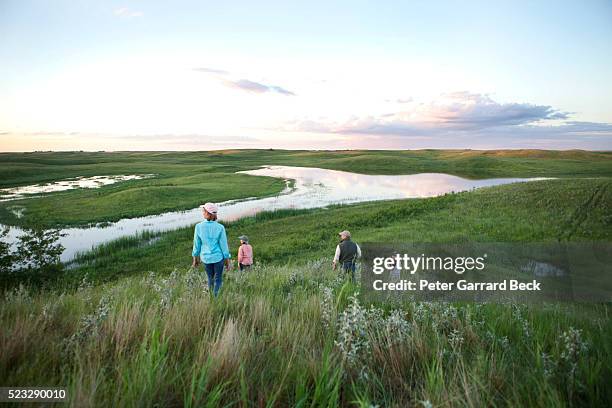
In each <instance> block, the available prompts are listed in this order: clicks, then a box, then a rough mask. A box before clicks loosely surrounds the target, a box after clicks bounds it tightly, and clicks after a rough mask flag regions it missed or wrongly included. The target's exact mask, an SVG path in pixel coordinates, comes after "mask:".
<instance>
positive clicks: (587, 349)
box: [0, 151, 612, 407]
mask: <svg viewBox="0 0 612 408" xmlns="http://www.w3.org/2000/svg"><path fill="white" fill-rule="evenodd" d="M121 155H125V157H131V159H130V160H132V162H133V163H134V166H135V167H134V168H138V169H139V170H138V171H135V170H133V169H132V167H130V164H129V160H127V159H126V161H125V162H122V163H118V161H119V158H121V157H123V156H121ZM24 156H27V155H24ZM34 156H35V159H33V160H32V163H33V164H32V166H34V167H35V166H38V165H41V163H40V160H42V159H41V157H44V158H45V160H47V161H48V163H47V164H45V166H51V167H54V166H57V167H58V169H59V168H61V167H62V166H61V159H60V158H58V156H55V155H53V154H49V155H48V156H45V154H39V155H34ZM11 157H13V156H11ZM59 157H61V156H59ZM88 157H89V156H88V155H87V154H83V155H79V154H75V156H74V159H75V163H77V162H78V163H77V164H74V165H75V166H76V167H79V166H84V167H81V169H83V168H87V166H93V164H92V161H93V162H95V161H96V160H100V157H102V158H103V157H105V154H97V155H96V154H92V155H91V157H89V158H88ZM112 157H113V158H112V160H109V162H108V164H107V165H108V166H116V169H117V172H116V173H115V174H133V173H152V172H155V171H153V170H152V169H153V167H156V168H157V169H158V171H157V172H156V173H157V174H160V180H163V178H162V176H163V177H177V178H179V179H180V180H181V182H180V183H179V184H180V188H184V187H185V186H188V185H189V184H188V183H184V181H185V180H186V179H189V177H190V176H188V175H187V174H188V173H189V172H191V171H193V169H194V168H196V167H197V166H201V165H204V164H201V163H200V161H202V163H204V162H205V161H206V163H207V164H205V165H207V166H211V169H212V168H214V166H217V165H219V166H221V165H223V166H225V167H224V169H225V170H224V171H226V173H225V174H227V175H230V173H231V172H233V171H235V170H238V169H242V168H245V167H249V166H256V165H257V163H261V162H265V163H262V164H274V163H275V164H292V165H299V164H301V165H307V164H308V163H309V165H313V166H319V167H327V168H340V169H342V168H343V167H342V166H349V167H348V168H345V169H350V166H358V165H359V166H362V167H360V171H363V172H366V171H367V172H369V171H371V172H380V173H384V172H385V171H389V172H393V171H396V172H399V173H404V172H406V173H407V172H411V171H447V172H453V171H451V170H450V169H451V168H454V169H455V170H461V171H468V172H469V171H476V170H477V171H476V173H478V172H480V174H486V175H485V176H486V177H492V176H495V177H497V176H542V175H547V176H551V175H556V176H565V177H564V178H561V179H557V180H545V181H538V182H530V183H520V184H512V185H503V186H497V187H492V188H485V189H480V190H476V191H472V192H465V193H459V194H449V195H446V196H442V197H437V198H429V199H414V200H398V201H387V202H375V203H362V204H357V205H350V206H336V207H332V208H329V209H314V210H284V211H278V212H274V213H262V214H258V215H257V216H255V217H251V218H246V219H242V220H240V221H237V222H234V223H231V224H227V225H226V227H227V231H228V237H229V238H230V248H231V250H232V254H233V256H234V257H235V256H236V250H237V243H238V242H237V236H238V235H241V234H247V235H249V236H250V238H251V243H252V245H253V247H254V252H255V259H256V262H257V263H258V265H256V266H255V268H254V270H252V271H251V272H250V273H249V274H247V275H239V274H238V273H237V272H232V273H230V274H229V275H228V276H227V279H226V281H225V284H224V288H223V291H222V294H221V296H220V297H219V298H217V299H214V300H213V299H211V298H210V297H209V296H208V294H207V293H206V292H205V287H206V283H205V277H204V274H203V273H202V272H201V271H192V270H189V268H188V265H189V263H190V261H191V245H192V238H193V230H192V228H183V229H179V230H176V231H171V232H167V233H163V234H150V233H145V234H143V235H142V236H138V237H126V238H123V239H121V240H118V241H115V242H112V243H109V244H106V245H103V246H101V247H99V248H97V249H96V250H95V251H93V252H90V253H87V254H84V255H82V256H81V257H80V258H79V259H77V261H78V263H79V265H78V266H76V267H73V268H71V269H68V270H66V271H64V272H63V273H61V274H57V275H55V276H52V277H46V280H44V281H43V280H40V279H33V280H31V281H29V284H28V283H27V281H26V279H24V278H25V277H24V276H13V277H12V278H10V279H5V286H8V287H9V289H6V290H5V291H4V294H3V297H2V299H0V325H1V326H2V330H1V331H0V386H7V385H19V386H27V385H31V386H34V385H38V386H40V385H47V386H63V387H67V388H68V394H69V397H70V405H72V406H79V407H80V406H211V407H212V406H243V407H250V406H299V407H318V406H363V407H369V406H371V405H379V406H385V407H387V406H391V407H393V406H397V407H404V406H427V403H431V404H432V405H433V406H445V407H446V406H448V407H451V406H453V407H454V406H467V407H481V406H541V407H549V406H602V407H604V406H609V402H610V401H611V400H612V389H611V388H610V387H609V385H608V383H609V378H610V376H611V375H612V320H611V319H610V311H611V309H610V305H609V304H606V305H593V304H591V305H586V304H585V305H581V304H565V305H560V304H548V305H538V306H536V305H533V306H523V305H508V304H506V305H479V304H445V303H408V304H401V305H400V304H381V305H377V306H376V307H375V308H369V307H366V306H368V305H363V304H359V303H358V302H357V303H356V302H355V301H354V300H353V299H352V297H351V295H352V294H353V293H354V291H355V290H356V287H354V286H353V285H352V284H350V283H346V282H345V281H344V280H343V279H339V278H338V277H337V276H336V275H335V274H334V273H332V272H331V271H330V258H331V256H332V254H333V249H334V246H335V244H336V239H337V238H336V233H337V232H338V231H340V230H342V229H349V230H351V232H352V233H353V236H354V239H355V240H356V241H357V242H360V243H363V242H402V241H405V242H465V241H477V242H543V241H559V240H560V241H606V242H610V241H612V178H611V177H610V176H611V174H610V169H609V167H610V161H609V158H610V156H609V154H607V153H588V152H486V153H485V152H471V151H466V152H436V151H422V152H371V153H364V152H338V153H330V152H268V151H262V152H251V151H243V152H216V153H193V154H184V155H179V154H174V153H172V154H170V153H160V154H153V153H143V154H133V153H129V154H128V153H122V154H118V155H117V156H112ZM203 157H206V160H203V159H202V158H203ZM141 158H142V160H143V161H146V162H147V163H148V164H146V165H145V164H142V167H138V166H139V165H138V164H136V163H139V160H140V159H141ZM169 158H171V159H169ZM391 158H395V159H396V162H393V161H392V160H391ZM273 159H274V160H276V161H272V160H273ZM15 160H16V159H15ZM79 160H80V161H79ZM88 160H89V161H88ZM121 160H123V159H121ZM168 160H170V161H171V162H172V164H168V163H167V161H168ZM179 161H180V164H179ZM163 162H166V164H167V165H168V167H167V169H166V170H163V171H162V170H160V168H161V167H162V166H163V165H162V163H163ZM215 163H216V164H215ZM232 163H233V164H232ZM351 163H352V164H351ZM397 163H400V164H397ZM419 163H420V164H419ZM479 163H480V164H479ZM3 164H4V163H3ZM105 165H106V164H105ZM102 166H104V165H102ZM122 166H123V167H122ZM126 166H127V167H126ZM147 166H149V167H147ZM177 166H178V167H177ZM192 166H194V167H192ZM444 166H446V167H447V169H448V170H443V168H444ZM479 166H484V167H479ZM487 166H489V168H487ZM65 167H66V168H64V169H63V170H62V171H64V172H68V173H70V172H72V171H74V172H75V173H71V174H75V175H76V172H78V171H80V170H79V169H77V168H76V167H75V168H74V169H71V168H68V167H70V166H65ZM179 167H180V168H181V170H180V171H185V173H184V174H182V175H181V174H178V172H179V170H178V168H179ZM3 168H4V167H3ZM126 168H127V169H130V171H129V172H127V171H126V170H125V169H126ZM215 169H216V170H215V171H217V172H220V173H223V172H222V171H221V170H219V169H218V168H215ZM435 169H438V170H435ZM58 171H59V170H58ZM92 171H93V170H92ZM164 171H166V172H168V173H164ZM173 171H176V172H177V173H173V174H170V173H171V172H173ZM504 171H505V173H504ZM572 171H574V172H575V173H576V174H578V175H580V176H590V177H592V178H575V177H570V176H571V174H572ZM547 172H548V173H547ZM68 173H61V175H59V173H58V174H56V175H54V176H53V177H55V176H57V177H66V174H68ZM101 173H103V174H112V173H110V172H101V171H97V172H96V173H91V174H90V175H95V174H101ZM455 173H457V174H458V172H457V171H455ZM551 173H554V174H551ZM463 174H464V175H467V174H466V173H463ZM471 175H472V176H476V175H477V174H471ZM192 176H193V175H192ZM595 176H598V177H595ZM15 177H17V176H15ZM19 177H21V178H22V179H23V180H25V179H27V178H28V177H38V176H34V175H33V174H29V173H28V172H27V171H24V172H22V173H21V174H20V175H19ZM41 177H42V176H41ZM151 181H152V180H145V181H139V182H134V183H133V185H127V183H126V185H122V186H117V187H116V190H115V193H123V194H128V193H130V191H131V190H132V189H138V185H139V184H140V183H149V182H151ZM198 183H200V181H198V182H197V183H194V184H197V185H198V187H197V188H196V189H199V188H204V186H205V185H206V183H207V181H204V182H203V184H202V185H199V184H198ZM146 186H147V187H146V188H145V190H146V189H151V191H155V190H154V186H152V185H148V184H146ZM141 187H143V186H141ZM213 190H214V193H213ZM210 191H211V194H219V193H220V190H217V189H216V188H214V189H211V190H210ZM100 192H102V196H106V195H107V194H110V190H109V191H108V192H107V191H103V190H100ZM84 193H85V192H74V194H75V196H74V199H75V200H76V201H79V200H82V194H84ZM58 197H59V196H58ZM153 197H156V195H155V194H153ZM49 198H51V196H50V197H47V198H46V199H45V200H47V199H49ZM32 201H35V200H32ZM41 201H44V200H41ZM154 210H155V206H152V207H151V208H148V209H147V211H154ZM86 218H87V217H86V216H83V219H86ZM5 278H7V277H5ZM84 278H85V281H83V279H84ZM19 283H24V284H25V286H21V287H20V286H19ZM349 322H350V323H349ZM577 330H578V331H577ZM583 346H584V347H583Z"/></svg>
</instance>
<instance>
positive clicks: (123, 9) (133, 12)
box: [113, 7, 144, 18]
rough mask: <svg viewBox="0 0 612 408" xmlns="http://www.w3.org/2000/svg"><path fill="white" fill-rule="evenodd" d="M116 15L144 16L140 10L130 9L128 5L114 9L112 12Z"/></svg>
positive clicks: (121, 16) (127, 16)
mask: <svg viewBox="0 0 612 408" xmlns="http://www.w3.org/2000/svg"><path fill="white" fill-rule="evenodd" d="M113 13H114V14H115V15H116V16H117V17H120V18H137V17H142V16H144V13H143V12H142V11H138V10H131V9H129V8H128V7H120V8H117V9H115V10H114V12H113Z"/></svg>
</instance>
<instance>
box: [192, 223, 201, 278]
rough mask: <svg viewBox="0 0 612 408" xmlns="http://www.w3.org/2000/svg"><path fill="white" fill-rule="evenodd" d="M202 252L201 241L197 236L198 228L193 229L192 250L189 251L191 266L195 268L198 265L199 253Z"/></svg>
mask: <svg viewBox="0 0 612 408" xmlns="http://www.w3.org/2000/svg"><path fill="white" fill-rule="evenodd" d="M201 250H202V240H201V239H200V236H199V235H198V227H197V226H196V227H195V231H194V233H193V250H192V251H191V257H192V258H193V259H192V261H191V266H192V267H194V268H195V267H196V266H198V265H199V264H200V251H201Z"/></svg>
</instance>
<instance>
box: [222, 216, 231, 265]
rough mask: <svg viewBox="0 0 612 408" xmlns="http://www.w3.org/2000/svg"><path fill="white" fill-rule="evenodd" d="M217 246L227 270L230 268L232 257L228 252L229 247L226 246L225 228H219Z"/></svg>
mask: <svg viewBox="0 0 612 408" xmlns="http://www.w3.org/2000/svg"><path fill="white" fill-rule="evenodd" d="M219 246H220V247H221V252H222V253H223V259H224V261H225V267H226V268H227V269H228V270H229V269H230V268H231V266H232V265H231V264H230V258H231V257H232V255H231V254H230V252H229V246H228V245H227V234H226V233H225V227H224V226H223V225H222V226H221V236H220V237H219Z"/></svg>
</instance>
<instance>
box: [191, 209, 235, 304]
mask: <svg viewBox="0 0 612 408" xmlns="http://www.w3.org/2000/svg"><path fill="white" fill-rule="evenodd" d="M200 208H202V213H203V214H204V218H205V220H204V221H202V222H201V223H199V224H197V225H196V226H195V232H194V235H193V251H192V252H191V256H192V257H193V263H192V264H191V266H192V267H194V268H197V267H198V265H200V261H201V262H203V263H204V268H205V269H206V275H207V276H208V288H209V289H210V290H211V291H212V292H213V294H214V295H215V296H217V294H218V293H219V289H221V285H222V284H223V267H224V266H225V267H227V269H228V270H229V269H230V258H231V255H230V252H229V247H228V245H227V235H226V234H225V227H224V226H223V225H221V224H219V223H218V222H217V205H216V204H213V203H206V204H204V205H202V206H200Z"/></svg>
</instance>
